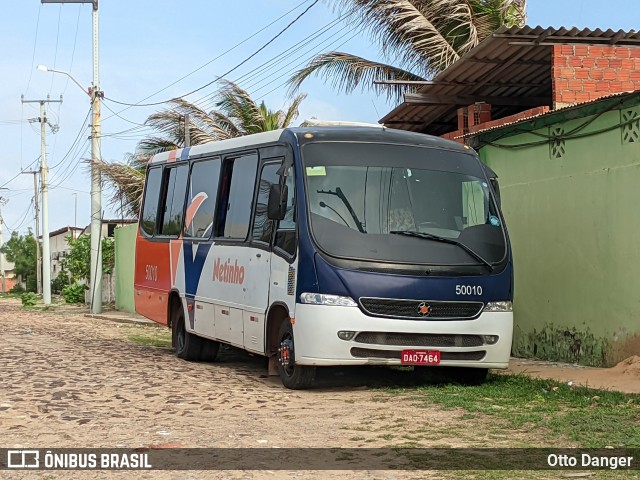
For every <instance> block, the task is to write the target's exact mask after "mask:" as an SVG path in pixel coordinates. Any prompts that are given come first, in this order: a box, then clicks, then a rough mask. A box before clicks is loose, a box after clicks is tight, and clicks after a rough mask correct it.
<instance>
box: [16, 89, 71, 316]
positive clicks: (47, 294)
mask: <svg viewBox="0 0 640 480" xmlns="http://www.w3.org/2000/svg"><path fill="white" fill-rule="evenodd" d="M22 103H39V104H40V118H39V119H38V121H39V122H40V149H41V154H40V155H41V158H40V176H41V178H42V300H43V302H44V304H45V305H50V304H51V250H50V248H49V240H50V239H49V185H48V183H47V177H48V175H49V168H48V167H47V141H46V135H47V112H46V109H45V104H47V103H62V95H60V100H51V99H50V98H49V96H48V95H47V99H46V100H25V99H24V95H23V96H22ZM54 127H55V126H51V128H52V130H54V131H55V130H56V128H54Z"/></svg>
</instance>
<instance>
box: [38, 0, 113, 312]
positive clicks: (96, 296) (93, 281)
mask: <svg viewBox="0 0 640 480" xmlns="http://www.w3.org/2000/svg"><path fill="white" fill-rule="evenodd" d="M40 2H41V3H91V4H93V12H92V20H93V85H92V86H91V88H90V89H89V96H90V97H91V112H92V119H91V268H90V270H89V272H90V273H89V275H90V277H91V278H90V279H89V282H90V291H91V313H94V314H97V313H102V254H101V252H100V246H101V240H102V182H101V179H100V170H98V167H97V163H98V161H99V160H100V159H101V157H102V154H101V151H100V135H101V125H100V100H101V99H102V97H103V96H104V93H103V92H102V91H101V90H100V80H99V78H100V70H99V68H98V67H99V63H98V33H99V29H98V26H99V24H98V0H40ZM44 70H45V71H51V72H57V73H62V74H65V75H67V76H69V78H71V79H72V80H73V81H74V82H76V83H77V84H78V85H80V84H79V83H78V82H77V80H75V79H74V78H73V77H72V76H71V75H70V74H69V73H67V72H61V71H59V70H54V69H47V68H45V69H44ZM80 87H82V85H80ZM83 90H84V88H83Z"/></svg>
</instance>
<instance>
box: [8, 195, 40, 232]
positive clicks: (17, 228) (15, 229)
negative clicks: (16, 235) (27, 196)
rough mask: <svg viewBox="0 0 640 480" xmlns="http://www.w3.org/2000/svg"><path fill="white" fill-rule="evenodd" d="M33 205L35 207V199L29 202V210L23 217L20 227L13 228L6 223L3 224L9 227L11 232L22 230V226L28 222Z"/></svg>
mask: <svg viewBox="0 0 640 480" xmlns="http://www.w3.org/2000/svg"><path fill="white" fill-rule="evenodd" d="M31 205H33V198H32V199H31V202H29V205H28V206H27V210H26V211H25V212H24V214H23V216H22V220H21V221H20V224H19V225H18V226H16V227H12V226H11V225H9V224H8V223H7V222H6V221H4V222H3V223H4V224H5V225H6V226H7V228H8V229H9V231H10V232H17V231H19V230H20V229H21V228H22V226H23V225H24V224H25V222H26V221H27V218H28V215H29V211H30V210H31Z"/></svg>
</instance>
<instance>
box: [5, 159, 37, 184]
mask: <svg viewBox="0 0 640 480" xmlns="http://www.w3.org/2000/svg"><path fill="white" fill-rule="evenodd" d="M38 160H40V157H38V158H36V159H35V160H34V161H33V162H31V163H30V164H29V165H27V168H29V167H31V166H32V165H33V164H34V163H36V162H37V161H38ZM27 168H25V169H24V170H26V169H27ZM24 170H23V169H21V170H20V172H18V173H17V174H16V175H15V176H14V177H12V178H10V179H9V180H7V181H6V182H4V183H3V184H2V185H0V188H3V187H5V186H7V185H9V184H10V183H11V182H13V181H14V180H15V179H16V178H18V177H19V176H20V175H22V172H24Z"/></svg>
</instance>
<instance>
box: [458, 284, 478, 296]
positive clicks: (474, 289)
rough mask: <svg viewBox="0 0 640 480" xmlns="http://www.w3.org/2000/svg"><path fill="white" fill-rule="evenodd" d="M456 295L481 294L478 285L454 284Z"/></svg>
mask: <svg viewBox="0 0 640 480" xmlns="http://www.w3.org/2000/svg"><path fill="white" fill-rule="evenodd" d="M456 295H482V287H481V286H480V285H456Z"/></svg>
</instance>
